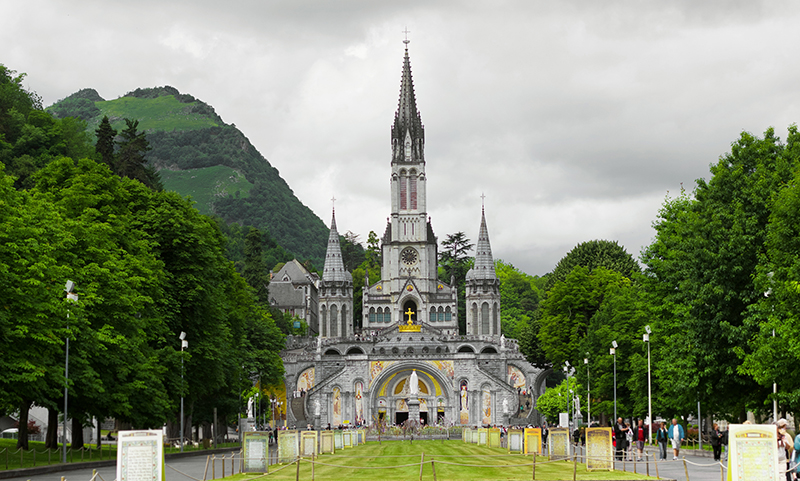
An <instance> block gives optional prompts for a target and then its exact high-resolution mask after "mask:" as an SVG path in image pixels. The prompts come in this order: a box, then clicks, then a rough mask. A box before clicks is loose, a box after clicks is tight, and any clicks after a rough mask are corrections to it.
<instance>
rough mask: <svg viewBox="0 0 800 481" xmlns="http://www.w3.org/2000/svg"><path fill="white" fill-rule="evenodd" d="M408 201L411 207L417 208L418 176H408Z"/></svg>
mask: <svg viewBox="0 0 800 481" xmlns="http://www.w3.org/2000/svg"><path fill="white" fill-rule="evenodd" d="M408 203H409V207H408V208H409V209H411V210H417V178H416V177H415V176H413V175H412V176H411V177H409V178H408Z"/></svg>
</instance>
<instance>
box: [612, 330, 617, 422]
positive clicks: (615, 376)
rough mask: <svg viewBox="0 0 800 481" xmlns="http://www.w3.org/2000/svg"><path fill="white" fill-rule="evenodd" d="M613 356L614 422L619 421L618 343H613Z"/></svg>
mask: <svg viewBox="0 0 800 481" xmlns="http://www.w3.org/2000/svg"><path fill="white" fill-rule="evenodd" d="M611 346H612V347H611V355H612V356H614V422H616V421H617V341H611Z"/></svg>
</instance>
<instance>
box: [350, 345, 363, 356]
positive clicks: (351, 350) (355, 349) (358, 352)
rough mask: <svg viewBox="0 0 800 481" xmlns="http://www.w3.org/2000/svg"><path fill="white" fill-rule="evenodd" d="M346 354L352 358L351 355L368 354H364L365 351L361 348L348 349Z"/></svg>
mask: <svg viewBox="0 0 800 481" xmlns="http://www.w3.org/2000/svg"><path fill="white" fill-rule="evenodd" d="M345 354H346V355H347V356H350V355H352V354H366V353H365V352H364V350H363V349H361V348H360V347H358V346H353V347H351V348H350V349H348V350H347V352H346V353H345Z"/></svg>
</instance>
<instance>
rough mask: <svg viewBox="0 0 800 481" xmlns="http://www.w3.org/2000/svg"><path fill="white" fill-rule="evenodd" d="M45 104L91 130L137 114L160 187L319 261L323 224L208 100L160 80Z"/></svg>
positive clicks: (324, 239) (325, 232) (325, 236)
mask: <svg viewBox="0 0 800 481" xmlns="http://www.w3.org/2000/svg"><path fill="white" fill-rule="evenodd" d="M47 110H48V111H49V112H51V113H53V114H54V115H56V116H58V117H76V118H80V119H83V120H85V121H86V122H87V125H88V129H89V131H90V132H91V133H92V135H94V130H95V129H96V128H97V126H98V124H99V123H100V120H101V119H102V118H103V116H104V115H107V116H108V118H109V120H110V121H111V125H112V126H113V127H114V128H115V129H117V130H120V129H121V128H123V127H124V125H125V122H124V120H123V119H125V118H129V119H136V120H138V121H139V128H140V129H141V130H144V131H146V132H147V139H148V141H149V142H150V146H151V147H152V150H151V151H150V152H149V153H148V156H147V157H148V161H149V162H150V163H151V164H152V165H154V166H155V167H156V169H158V171H159V173H160V174H161V178H162V181H163V184H164V188H165V189H167V190H173V191H176V192H178V193H180V194H181V195H183V196H191V197H192V199H193V200H194V201H195V202H196V203H197V204H196V207H197V209H198V210H199V211H200V212H202V213H204V214H215V215H218V216H220V217H222V218H223V219H224V220H225V221H226V222H228V223H232V222H236V223H240V224H242V225H252V226H255V227H258V228H259V229H261V230H262V231H266V232H268V233H269V234H270V235H271V236H272V237H274V238H275V239H276V240H277V242H278V243H279V244H280V245H281V246H283V247H284V248H285V249H287V250H289V251H291V252H293V253H295V255H297V256H298V257H299V258H300V259H301V260H305V259H310V260H311V261H312V262H313V263H314V264H315V265H317V266H321V265H322V264H323V259H324V257H325V248H326V246H327V239H328V228H327V227H326V226H325V223H324V222H323V221H322V220H321V219H320V218H319V217H317V216H316V215H315V214H314V213H313V212H312V211H311V209H309V208H308V207H306V206H305V205H303V204H302V202H300V200H298V199H297V197H295V195H294V193H293V192H292V190H291V189H290V188H289V186H288V184H286V182H285V181H284V180H283V179H282V178H281V177H280V175H279V173H278V170H277V169H275V168H274V167H272V166H271V165H270V163H269V162H268V161H267V159H265V158H264V157H263V156H262V155H261V154H260V153H259V152H258V150H256V148H255V147H253V145H252V144H251V143H250V141H249V140H248V139H247V137H245V136H244V134H242V132H240V131H239V130H238V129H237V128H236V127H235V126H233V125H228V124H226V123H225V122H223V121H222V119H221V118H220V117H219V116H218V115H217V114H216V112H215V111H214V109H213V108H212V107H211V106H210V105H208V104H206V103H204V102H202V101H200V100H198V99H196V98H194V97H192V96H191V95H187V94H181V93H180V92H178V90H177V89H175V88H173V87H169V86H166V87H157V88H148V89H136V90H134V91H133V92H129V93H127V94H126V95H125V96H123V97H120V98H118V99H115V100H105V99H103V98H102V97H100V95H98V93H97V91H95V90H94V89H83V90H80V91H78V92H76V93H74V94H72V95H70V96H69V97H67V98H65V99H63V100H60V101H58V102H56V103H55V104H53V105H51V106H50V107H48V108H47Z"/></svg>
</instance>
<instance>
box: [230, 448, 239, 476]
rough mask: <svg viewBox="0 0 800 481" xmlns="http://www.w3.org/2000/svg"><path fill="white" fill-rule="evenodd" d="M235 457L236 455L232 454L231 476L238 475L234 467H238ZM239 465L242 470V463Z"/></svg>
mask: <svg viewBox="0 0 800 481" xmlns="http://www.w3.org/2000/svg"><path fill="white" fill-rule="evenodd" d="M234 456H235V454H234V453H231V476H233V475H234V474H236V469H235V468H234V466H236V461H235V460H234ZM239 465H240V466H239V467H240V468H241V461H240V462H239Z"/></svg>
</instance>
